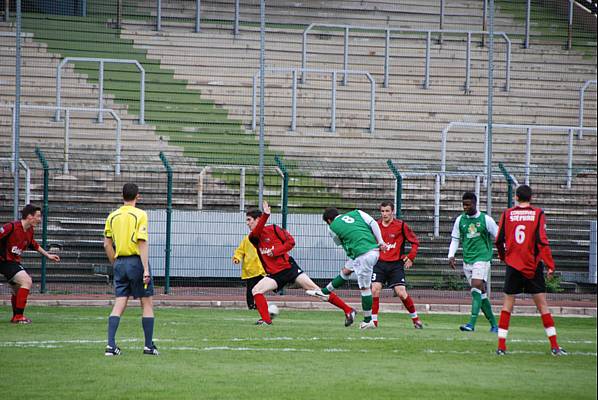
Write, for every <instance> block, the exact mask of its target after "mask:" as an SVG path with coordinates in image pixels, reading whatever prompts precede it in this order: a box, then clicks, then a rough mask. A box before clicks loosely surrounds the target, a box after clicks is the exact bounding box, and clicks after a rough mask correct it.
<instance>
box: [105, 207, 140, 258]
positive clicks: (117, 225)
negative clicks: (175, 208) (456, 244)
mask: <svg viewBox="0 0 598 400" xmlns="http://www.w3.org/2000/svg"><path fill="white" fill-rule="evenodd" d="M104 236H105V237H107V238H109V239H112V242H113V243H114V246H115V248H116V254H115V257H116V258H118V257H119V256H122V257H126V256H136V255H139V248H138V247H137V241H138V240H145V241H147V239H148V235H147V214H146V212H145V211H143V210H140V209H139V208H136V207H133V206H127V205H124V206H122V207H121V208H119V209H118V210H116V211H113V212H112V213H110V215H109V216H108V218H107V219H106V226H105V227H104Z"/></svg>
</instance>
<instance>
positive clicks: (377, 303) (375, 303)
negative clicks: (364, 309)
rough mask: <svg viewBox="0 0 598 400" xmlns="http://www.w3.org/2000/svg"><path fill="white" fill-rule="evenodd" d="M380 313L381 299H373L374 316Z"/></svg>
mask: <svg viewBox="0 0 598 400" xmlns="http://www.w3.org/2000/svg"><path fill="white" fill-rule="evenodd" d="M378 311H380V297H374V298H373V299H372V315H378Z"/></svg>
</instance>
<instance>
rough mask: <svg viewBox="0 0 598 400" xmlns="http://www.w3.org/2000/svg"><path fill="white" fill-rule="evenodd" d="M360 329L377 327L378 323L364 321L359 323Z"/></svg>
mask: <svg viewBox="0 0 598 400" xmlns="http://www.w3.org/2000/svg"><path fill="white" fill-rule="evenodd" d="M359 329H361V330H362V331H363V330H366V329H376V324H374V321H370V322H365V321H362V322H361V324H359Z"/></svg>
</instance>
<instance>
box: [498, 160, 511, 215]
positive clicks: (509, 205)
mask: <svg viewBox="0 0 598 400" xmlns="http://www.w3.org/2000/svg"><path fill="white" fill-rule="evenodd" d="M498 168H500V172H502V174H503V176H504V177H505V180H506V181H507V208H511V207H513V178H511V174H509V171H507V169H506V168H505V165H504V164H503V163H501V162H499V163H498Z"/></svg>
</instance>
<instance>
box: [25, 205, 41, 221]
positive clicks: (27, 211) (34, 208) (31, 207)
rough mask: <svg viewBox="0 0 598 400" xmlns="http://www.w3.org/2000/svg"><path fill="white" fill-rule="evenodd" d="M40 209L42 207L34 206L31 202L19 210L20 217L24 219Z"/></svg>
mask: <svg viewBox="0 0 598 400" xmlns="http://www.w3.org/2000/svg"><path fill="white" fill-rule="evenodd" d="M41 210H42V209H41V208H40V207H37V206H34V205H33V204H27V205H26V206H25V207H23V209H22V210H21V217H22V219H25V218H27V217H28V216H30V215H35V213H36V212H38V211H41Z"/></svg>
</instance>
